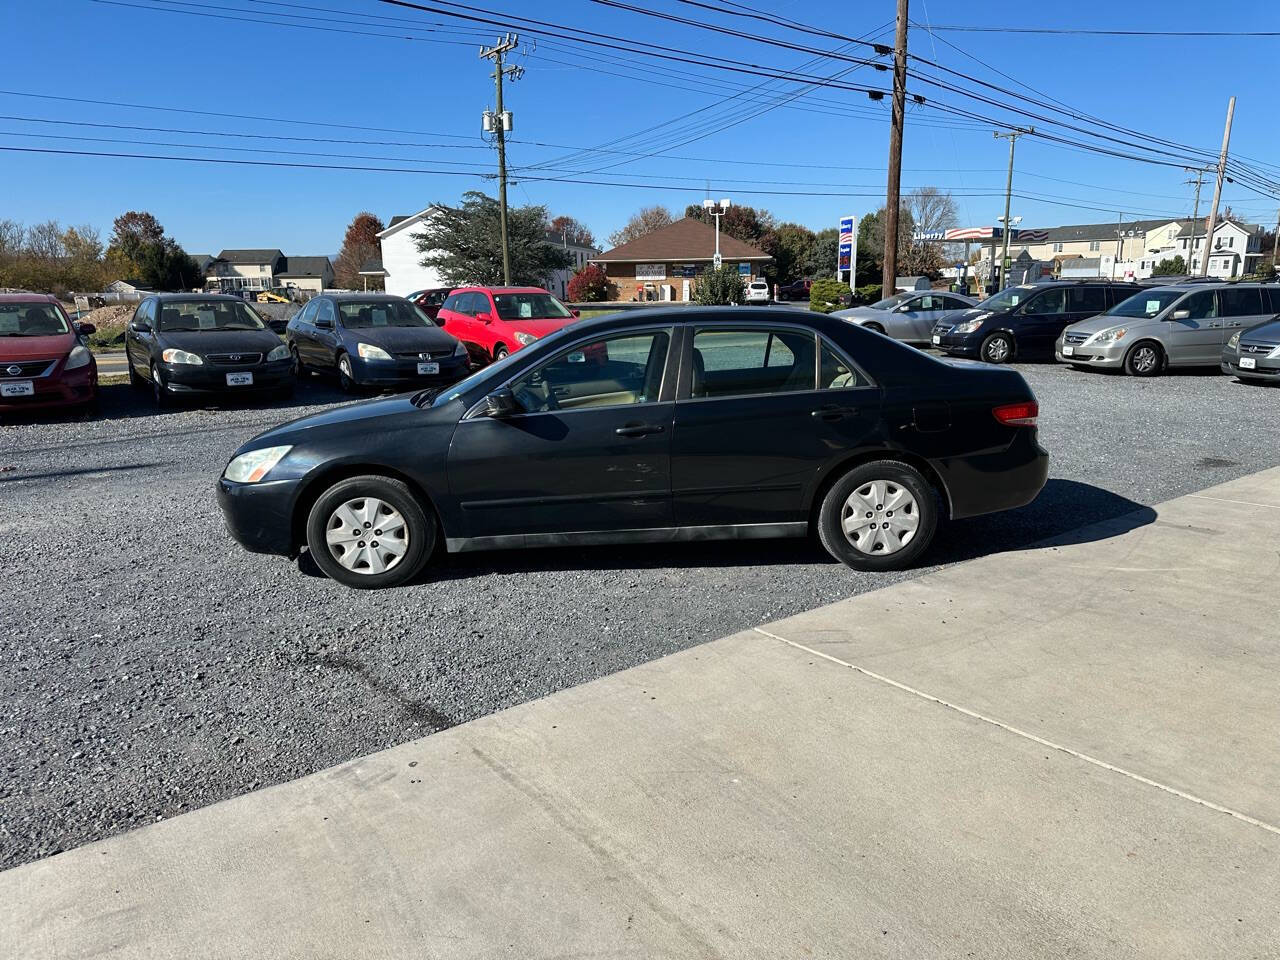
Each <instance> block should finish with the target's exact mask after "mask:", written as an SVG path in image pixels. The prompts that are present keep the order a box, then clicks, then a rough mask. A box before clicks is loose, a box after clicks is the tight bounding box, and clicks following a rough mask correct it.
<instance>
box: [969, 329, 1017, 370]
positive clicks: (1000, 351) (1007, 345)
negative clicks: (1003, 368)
mask: <svg viewBox="0 0 1280 960" xmlns="http://www.w3.org/2000/svg"><path fill="white" fill-rule="evenodd" d="M1015 353H1016V348H1015V346H1014V343H1013V338H1012V337H1011V336H1009V334H1007V333H1000V332H996V333H993V334H991V336H989V337H987V339H985V340H983V341H982V346H981V348H979V350H978V357H979V359H981V360H984V361H986V362H987V363H1008V362H1009V361H1010V360H1012V359H1013V357H1014V354H1015Z"/></svg>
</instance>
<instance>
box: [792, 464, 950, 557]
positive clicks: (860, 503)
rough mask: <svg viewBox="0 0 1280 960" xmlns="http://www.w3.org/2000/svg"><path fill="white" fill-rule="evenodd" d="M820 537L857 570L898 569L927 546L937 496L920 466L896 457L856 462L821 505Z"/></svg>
mask: <svg viewBox="0 0 1280 960" xmlns="http://www.w3.org/2000/svg"><path fill="white" fill-rule="evenodd" d="M817 525H818V539H819V541H820V542H821V543H822V546H823V547H824V548H825V549H826V551H827V552H828V553H830V554H831V555H832V556H833V557H835V558H836V559H837V560H839V561H841V562H842V563H844V564H846V565H847V566H850V567H852V568H853V569H855V570H899V569H902V568H903V567H908V566H910V565H911V564H912V563H914V562H915V561H916V559H917V558H919V557H920V555H921V554H923V553H924V552H925V550H927V549H928V547H929V543H930V541H932V540H933V534H934V531H935V530H936V529H937V526H938V497H937V494H936V493H935V492H934V489H933V487H932V486H930V484H929V482H928V481H927V480H926V479H925V478H924V477H923V476H922V475H921V474H920V471H919V470H917V469H916V468H915V467H912V466H910V465H909V464H906V463H902V462H900V461H897V460H875V461H872V462H871V463H864V464H862V465H861V466H858V467H854V468H853V469H852V470H850V471H849V472H848V473H846V474H845V475H844V476H843V477H841V478H840V479H839V480H837V481H836V482H835V484H834V485H833V486H832V487H831V489H830V490H828V491H827V495H826V496H825V497H824V498H823V500H822V505H821V507H819V510H818V524H817Z"/></svg>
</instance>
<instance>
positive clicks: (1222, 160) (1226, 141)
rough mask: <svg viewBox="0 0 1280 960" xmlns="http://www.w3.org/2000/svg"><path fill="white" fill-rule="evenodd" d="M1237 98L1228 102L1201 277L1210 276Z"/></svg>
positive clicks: (1205, 239) (1201, 261)
mask: <svg viewBox="0 0 1280 960" xmlns="http://www.w3.org/2000/svg"><path fill="white" fill-rule="evenodd" d="M1235 112H1236V98H1235V97H1232V98H1231V99H1230V100H1229V101H1227V126H1226V128H1225V129H1224V130H1223V131H1222V153H1221V154H1219V155H1218V179H1217V180H1215V181H1214V184H1213V207H1212V208H1211V209H1210V210H1209V232H1208V233H1207V234H1206V235H1205V238H1204V256H1203V257H1201V258H1200V276H1202V277H1207V276H1208V275H1209V254H1210V253H1211V252H1212V251H1213V232H1214V230H1216V229H1217V228H1218V201H1219V200H1220V199H1222V178H1223V177H1224V176H1225V175H1226V172H1227V147H1228V146H1230V144H1231V118H1232V117H1233V116H1235Z"/></svg>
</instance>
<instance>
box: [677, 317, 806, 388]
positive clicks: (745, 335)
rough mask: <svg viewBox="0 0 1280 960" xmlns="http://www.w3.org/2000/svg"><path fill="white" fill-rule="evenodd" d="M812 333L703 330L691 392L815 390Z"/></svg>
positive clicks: (695, 344)
mask: <svg viewBox="0 0 1280 960" xmlns="http://www.w3.org/2000/svg"><path fill="white" fill-rule="evenodd" d="M814 350H815V341H814V337H813V334H812V333H808V332H804V331H799V330H725V329H722V328H716V329H714V330H699V331H698V332H697V333H695V334H694V337H693V370H692V378H691V388H690V394H691V395H692V396H693V397H708V398H710V397H735V396H743V395H750V394H762V393H791V392H794V391H797V390H813V389H814V371H815V366H814Z"/></svg>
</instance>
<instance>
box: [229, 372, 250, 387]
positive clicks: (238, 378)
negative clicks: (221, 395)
mask: <svg viewBox="0 0 1280 960" xmlns="http://www.w3.org/2000/svg"><path fill="white" fill-rule="evenodd" d="M227 386H228V387H251V386H253V374H252V373H248V372H245V373H228V374H227Z"/></svg>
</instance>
